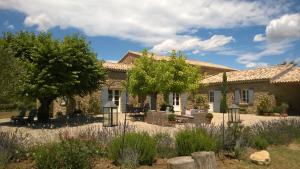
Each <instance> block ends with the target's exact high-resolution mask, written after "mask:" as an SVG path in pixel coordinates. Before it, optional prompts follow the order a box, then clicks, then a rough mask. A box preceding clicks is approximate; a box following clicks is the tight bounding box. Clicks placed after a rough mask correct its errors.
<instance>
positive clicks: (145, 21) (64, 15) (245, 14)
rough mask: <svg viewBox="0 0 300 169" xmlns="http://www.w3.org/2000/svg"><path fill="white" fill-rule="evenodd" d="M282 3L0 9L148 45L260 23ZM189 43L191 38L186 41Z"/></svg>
mask: <svg viewBox="0 0 300 169" xmlns="http://www.w3.org/2000/svg"><path fill="white" fill-rule="evenodd" d="M283 6H284V5H283V4H281V3H280V2H272V1H267V2H265V1H246V0H245V1H238V0H215V1H211V0H202V1H199V0H190V1H188V2H187V1H185V0H164V1H153V0H143V1H133V0H86V1H82V0H72V1H70V0H60V1H49V0H26V1H24V0H5V1H0V9H13V10H17V11H20V12H23V13H25V14H26V19H25V21H24V24H25V25H27V26H33V25H37V28H38V30H43V31H44V30H47V29H50V28H53V27H56V26H58V27H60V28H70V27H72V28H77V29H80V30H82V31H83V32H85V33H86V34H87V35H90V36H111V37H117V38H121V39H128V40H131V41H137V42H141V43H143V44H145V45H149V46H152V45H154V44H158V43H162V41H164V40H165V39H172V38H177V36H179V35H182V34H184V35H187V34H189V33H193V32H195V31H196V30H198V29H201V28H208V29H210V28H212V29H216V28H232V27H240V26H248V25H265V24H267V23H268V22H269V21H270V20H271V19H272V18H273V17H274V16H277V15H278V14H280V13H282V9H281V8H283ZM191 43H194V42H191Z"/></svg>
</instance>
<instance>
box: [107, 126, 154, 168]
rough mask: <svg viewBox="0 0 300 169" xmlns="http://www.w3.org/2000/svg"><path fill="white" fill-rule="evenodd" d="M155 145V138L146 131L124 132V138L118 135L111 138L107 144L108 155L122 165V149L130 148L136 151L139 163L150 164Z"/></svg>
mask: <svg viewBox="0 0 300 169" xmlns="http://www.w3.org/2000/svg"><path fill="white" fill-rule="evenodd" d="M123 139H124V142H123ZM123 143H124V145H123ZM155 146H156V144H155V140H154V139H153V138H152V137H150V135H149V134H148V133H146V132H142V133H126V134H125V135H124V138H123V136H119V137H117V138H115V139H113V140H112V142H111V143H110V144H109V146H108V157H109V158H110V159H112V160H114V161H115V162H116V163H118V164H121V165H122V161H123V159H124V157H123V155H124V150H131V151H134V152H136V153H138V163H139V164H141V165H142V164H148V165H151V164H152V163H153V162H154V158H155V155H156V148H155ZM122 151H123V153H122Z"/></svg>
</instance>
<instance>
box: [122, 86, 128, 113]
mask: <svg viewBox="0 0 300 169" xmlns="http://www.w3.org/2000/svg"><path fill="white" fill-rule="evenodd" d="M120 92H121V103H120V106H121V109H120V110H121V112H122V113H125V112H126V99H127V98H126V90H123V91H120Z"/></svg>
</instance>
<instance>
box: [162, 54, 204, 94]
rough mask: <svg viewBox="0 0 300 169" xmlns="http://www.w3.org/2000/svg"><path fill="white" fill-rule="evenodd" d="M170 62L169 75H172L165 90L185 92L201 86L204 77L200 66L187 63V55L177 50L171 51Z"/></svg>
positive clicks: (165, 91)
mask: <svg viewBox="0 0 300 169" xmlns="http://www.w3.org/2000/svg"><path fill="white" fill-rule="evenodd" d="M167 64H168V68H169V69H168V71H169V72H167V73H168V74H169V76H168V77H171V78H170V79H169V81H168V83H167V84H164V85H166V87H165V88H164V89H163V92H164V93H166V94H168V93H170V92H172V93H183V92H188V91H195V90H197V89H198V88H199V86H200V81H201V79H202V76H201V73H200V67H197V66H192V65H190V64H188V63H186V57H185V56H184V55H183V54H182V53H181V52H178V53H176V51H175V50H173V51H172V52H171V55H170V60H169V61H168V62H167Z"/></svg>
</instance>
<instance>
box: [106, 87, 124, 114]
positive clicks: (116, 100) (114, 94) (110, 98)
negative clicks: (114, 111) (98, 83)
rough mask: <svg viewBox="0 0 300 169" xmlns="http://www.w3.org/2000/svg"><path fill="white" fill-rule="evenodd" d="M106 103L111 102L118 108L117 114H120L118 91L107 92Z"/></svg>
mask: <svg viewBox="0 0 300 169" xmlns="http://www.w3.org/2000/svg"><path fill="white" fill-rule="evenodd" d="M108 101H113V102H114V103H115V105H116V106H118V112H121V110H120V108H121V106H120V90H111V89H109V90H108Z"/></svg>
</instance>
